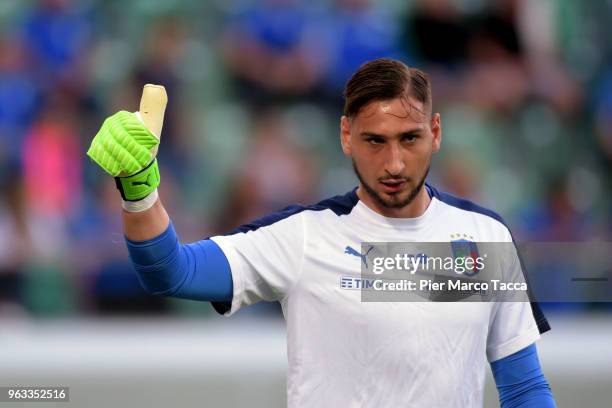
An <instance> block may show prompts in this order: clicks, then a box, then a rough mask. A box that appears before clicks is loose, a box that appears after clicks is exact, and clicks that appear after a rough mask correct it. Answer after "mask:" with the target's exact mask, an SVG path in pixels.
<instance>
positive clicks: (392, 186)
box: [380, 179, 406, 194]
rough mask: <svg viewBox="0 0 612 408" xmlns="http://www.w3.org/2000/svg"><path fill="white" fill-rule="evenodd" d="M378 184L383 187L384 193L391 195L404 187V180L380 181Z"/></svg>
mask: <svg viewBox="0 0 612 408" xmlns="http://www.w3.org/2000/svg"><path fill="white" fill-rule="evenodd" d="M380 184H382V186H383V190H384V192H385V193H388V194H393V193H397V192H399V191H401V190H402V189H403V188H404V187H405V186H406V180H405V179H386V180H381V181H380Z"/></svg>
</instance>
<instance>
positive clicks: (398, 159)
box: [385, 143, 406, 176]
mask: <svg viewBox="0 0 612 408" xmlns="http://www.w3.org/2000/svg"><path fill="white" fill-rule="evenodd" d="M404 167H406V165H405V164H404V160H403V158H402V151H401V148H400V146H398V145H395V144H392V143H390V144H389V151H388V156H387V162H386V163H385V170H386V171H387V173H389V174H390V175H392V176H397V175H400V174H401V173H402V170H404Z"/></svg>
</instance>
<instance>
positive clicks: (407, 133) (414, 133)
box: [359, 128, 423, 139]
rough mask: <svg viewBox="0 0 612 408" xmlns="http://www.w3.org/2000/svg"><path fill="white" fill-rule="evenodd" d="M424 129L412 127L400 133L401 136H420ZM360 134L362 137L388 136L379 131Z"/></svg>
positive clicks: (384, 137) (383, 137) (385, 137)
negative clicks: (380, 133)
mask: <svg viewBox="0 0 612 408" xmlns="http://www.w3.org/2000/svg"><path fill="white" fill-rule="evenodd" d="M422 131H423V130H422V129H421V128H415V129H410V130H407V131H405V132H402V133H400V134H399V136H400V137H405V136H418V135H419V134H420V133H421V132H422ZM359 136H361V137H362V138H364V139H365V138H368V137H380V138H382V139H387V138H388V136H385V135H379V134H377V133H373V132H362V133H361V134H360V135H359Z"/></svg>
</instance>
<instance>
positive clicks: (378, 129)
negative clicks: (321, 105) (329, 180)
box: [340, 98, 441, 216]
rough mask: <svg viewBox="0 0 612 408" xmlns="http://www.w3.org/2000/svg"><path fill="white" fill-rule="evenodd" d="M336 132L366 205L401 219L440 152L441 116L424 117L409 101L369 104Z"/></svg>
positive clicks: (344, 120) (417, 104) (419, 105)
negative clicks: (351, 165) (432, 159)
mask: <svg viewBox="0 0 612 408" xmlns="http://www.w3.org/2000/svg"><path fill="white" fill-rule="evenodd" d="M340 128H341V132H340V139H341V143H342V150H343V152H344V154H345V155H347V156H350V157H351V158H352V160H353V167H354V169H355V173H356V174H357V177H358V178H359V181H360V182H361V186H360V187H361V188H360V190H361V193H362V195H365V196H366V197H365V200H366V201H369V202H368V203H367V204H370V205H371V206H374V207H375V208H376V209H378V211H379V212H380V213H382V214H383V215H388V216H402V215H405V210H406V209H407V207H409V206H410V204H411V203H413V201H414V199H415V198H416V197H418V196H419V193H420V192H421V191H422V187H423V183H424V182H425V178H426V176H427V172H428V171H429V166H430V163H431V156H432V154H433V153H434V152H437V151H438V150H439V149H440V139H441V127H440V115H439V114H437V113H436V114H434V115H431V116H430V115H429V113H425V112H424V107H423V104H422V103H420V102H418V101H416V100H414V99H412V98H407V99H406V98H397V99H392V100H388V101H372V102H370V103H369V104H367V105H365V106H364V107H363V108H362V109H361V110H360V111H359V112H358V114H357V115H355V116H354V117H352V118H350V119H349V118H347V117H346V116H343V117H342V119H341V123H340ZM360 198H361V197H360ZM362 199H363V198H362Z"/></svg>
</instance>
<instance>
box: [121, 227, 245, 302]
mask: <svg viewBox="0 0 612 408" xmlns="http://www.w3.org/2000/svg"><path fill="white" fill-rule="evenodd" d="M125 240H126V243H127V247H128V251H129V253H130V259H131V260H132V264H133V265H134V268H135V269H136V272H137V274H138V279H139V280H140V283H141V284H142V286H143V288H144V289H145V290H146V291H147V292H148V293H151V294H154V295H163V296H173V297H179V298H185V299H194V300H205V301H231V300H232V294H233V284H232V274H231V269H230V265H229V262H228V261H227V258H226V257H225V254H224V253H223V251H222V250H221V248H219V246H218V245H217V244H215V243H214V242H213V241H211V240H210V239H206V240H202V241H197V242H194V243H191V244H181V243H180V242H179V240H178V237H177V236H176V232H175V231H174V226H173V225H172V222H170V224H169V225H168V228H167V229H166V231H164V232H163V233H162V234H161V235H159V236H157V237H155V238H153V239H150V240H147V241H132V240H130V239H128V238H127V237H125Z"/></svg>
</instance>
